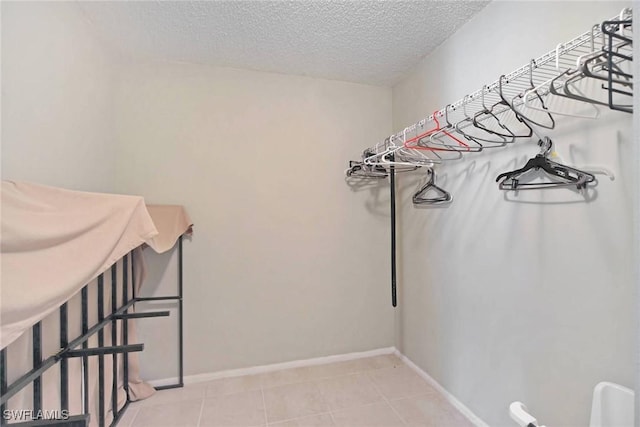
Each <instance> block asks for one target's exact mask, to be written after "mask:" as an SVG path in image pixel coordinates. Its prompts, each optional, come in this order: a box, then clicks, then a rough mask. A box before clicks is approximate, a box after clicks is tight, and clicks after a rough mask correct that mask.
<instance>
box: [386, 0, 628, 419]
mask: <svg viewBox="0 0 640 427" xmlns="http://www.w3.org/2000/svg"><path fill="white" fill-rule="evenodd" d="M626 5H627V4H626V3H614V2H504V1H495V2H492V3H490V4H489V5H488V6H487V7H486V8H485V9H483V10H482V11H481V12H480V13H479V14H478V15H476V16H475V17H474V18H473V19H472V20H471V21H470V22H469V23H467V24H466V25H465V26H464V27H462V28H461V29H460V30H459V31H458V32H457V33H456V34H454V35H453V36H452V37H451V38H450V39H449V40H447V41H446V42H445V43H444V44H442V45H441V46H440V47H439V48H438V49H437V51H436V52H434V53H433V54H432V55H430V56H429V57H427V58H426V59H425V60H424V61H423V62H422V63H421V64H420V65H419V66H418V67H417V68H416V69H414V70H413V72H412V73H410V75H409V76H407V78H405V79H404V80H403V81H402V82H401V83H400V84H398V85H397V86H396V87H394V89H393V116H394V119H393V125H394V128H395V130H396V131H399V130H402V129H403V128H404V127H406V126H408V125H410V124H412V123H413V122H415V121H416V120H419V119H421V118H423V117H426V116H427V115H428V114H429V113H430V112H432V111H434V110H436V109H439V108H442V107H444V106H445V105H446V104H447V103H449V102H453V101H456V100H458V99H460V98H462V97H463V96H464V95H465V94H466V93H470V92H473V91H475V90H477V89H480V88H481V87H482V85H483V84H486V83H490V82H493V81H495V79H497V78H498V76H499V75H500V74H503V73H507V72H510V71H511V70H513V69H515V68H517V67H519V66H521V65H523V64H526V63H528V61H529V60H530V59H531V58H532V57H537V56H539V55H542V54H543V53H546V52H547V51H550V50H552V49H554V48H555V46H556V45H557V43H559V42H563V41H567V40H570V39H571V38H573V37H574V36H577V35H579V34H581V33H583V32H585V31H587V30H589V28H590V26H591V25H592V24H593V23H596V22H599V21H602V20H605V19H606V18H609V17H612V16H614V15H616V14H618V13H619V12H620V10H621V8H622V7H624V6H626ZM578 10H579V12H577V11H578ZM569 17H570V18H569ZM557 122H558V125H557V128H556V129H554V130H553V131H542V134H543V135H549V136H550V137H551V138H552V139H553V140H554V142H555V146H554V147H555V149H556V151H557V152H558V153H559V154H560V155H561V157H562V158H563V159H564V161H565V162H568V163H570V164H575V165H578V166H586V165H592V166H598V165H600V166H604V167H607V168H609V169H611V170H612V171H613V172H614V173H615V175H616V180H615V181H609V180H608V179H607V178H604V177H602V176H600V179H599V183H598V186H597V188H596V191H595V192H593V193H592V194H591V197H592V199H591V200H590V201H589V202H585V199H584V197H581V196H579V195H576V194H573V193H572V192H571V191H569V190H563V191H560V190H557V191H522V192H520V193H519V194H518V195H514V194H513V193H509V194H506V193H504V192H501V191H500V190H498V188H497V185H496V183H495V178H496V176H497V175H498V174H499V173H501V172H505V171H508V170H513V169H514V167H516V166H517V165H523V164H524V163H525V161H526V160H527V159H528V158H530V157H532V156H533V155H535V154H537V153H538V152H539V147H538V146H537V145H536V141H535V140H531V141H528V142H520V143H517V144H516V145H514V146H510V147H508V148H505V149H500V150H489V151H487V152H485V153H481V154H477V155H468V156H465V159H464V160H463V161H460V162H455V163H451V164H448V165H446V166H442V167H439V168H437V173H438V182H439V185H441V186H442V187H444V188H445V189H447V190H449V191H450V192H451V193H452V194H453V197H454V201H453V203H452V204H451V205H450V206H449V207H447V208H446V209H444V208H443V209H416V208H414V207H413V206H412V204H411V195H412V194H413V192H415V191H416V189H417V188H418V185H419V184H420V180H421V179H423V176H422V175H421V174H416V175H414V176H411V175H403V176H401V177H400V179H399V183H398V184H399V187H400V188H401V189H402V199H401V202H400V203H399V205H400V210H401V219H400V221H401V223H400V231H399V236H400V238H401V242H400V246H399V250H400V267H399V269H400V273H399V274H400V277H399V287H400V289H399V298H400V302H399V306H400V310H399V312H398V316H397V326H396V331H397V333H396V343H397V346H398V347H399V348H400V350H401V351H402V352H404V354H406V355H407V356H408V357H409V358H410V359H412V360H413V361H414V362H415V363H417V364H418V365H419V366H420V367H421V368H422V369H424V370H425V371H427V372H428V373H429V374H431V375H432V376H433V377H434V378H435V379H436V380H437V381H439V382H440V383H441V384H442V385H443V386H444V387H445V388H446V389H448V390H449V391H450V392H451V393H453V394H454V395H455V396H457V397H458V398H459V399H460V400H461V401H462V402H464V403H465V404H466V405H467V406H469V408H470V409H471V410H473V411H474V412H475V413H476V414H477V415H479V416H480V417H481V418H482V419H483V420H485V421H486V422H487V423H488V424H489V425H492V426H510V425H513V421H511V420H510V418H509V415H508V406H509V403H510V402H512V401H515V400H521V401H523V402H524V403H525V404H526V405H527V406H528V407H529V409H530V410H531V411H532V412H533V413H534V414H535V415H536V416H537V418H538V420H539V421H540V423H543V424H545V425H549V426H554V425H556V426H585V425H588V422H589V414H590V407H591V393H592V391H593V387H594V386H595V385H596V383H598V382H600V381H605V380H606V381H613V382H618V383H620V384H623V385H625V386H628V387H633V378H634V376H633V372H634V371H633V369H634V365H633V363H634V360H635V359H634V345H635V341H636V340H635V338H634V333H637V332H636V329H635V328H634V314H633V313H634V311H633V308H634V303H633V301H634V295H635V294H634V284H633V270H634V265H635V264H637V260H636V259H635V258H634V256H633V253H634V251H633V233H632V231H631V230H632V229H633V227H632V221H631V218H632V216H631V207H632V206H633V203H634V201H636V200H637V197H636V196H635V194H634V192H633V190H634V188H636V186H635V183H636V174H635V172H634V167H635V163H632V161H631V159H633V156H632V155H631V154H632V139H631V137H632V129H631V115H630V114H625V113H619V112H611V111H602V113H601V118H600V119H598V120H596V121H588V120H584V119H573V118H567V117H560V116H559V117H558V118H557Z"/></svg>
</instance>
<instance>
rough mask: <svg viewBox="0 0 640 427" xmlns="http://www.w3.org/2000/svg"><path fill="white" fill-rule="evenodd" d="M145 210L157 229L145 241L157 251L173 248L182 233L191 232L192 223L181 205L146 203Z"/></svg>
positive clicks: (161, 251)
mask: <svg viewBox="0 0 640 427" xmlns="http://www.w3.org/2000/svg"><path fill="white" fill-rule="evenodd" d="M147 210H148V211H149V215H151V219H153V223H154V224H155V225H156V228H157V229H158V234H157V235H156V236H155V237H153V238H152V239H150V240H149V241H147V244H148V245H149V246H150V247H151V248H152V249H153V250H154V251H156V252H157V253H163V252H166V251H168V250H170V249H171V248H173V245H175V244H176V241H177V240H178V238H179V237H180V236H182V235H183V234H185V233H186V234H191V232H192V227H193V223H192V222H191V218H189V214H188V213H187V211H186V210H185V209H184V207H183V206H180V205H147Z"/></svg>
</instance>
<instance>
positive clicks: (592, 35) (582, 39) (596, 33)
mask: <svg viewBox="0 0 640 427" xmlns="http://www.w3.org/2000/svg"><path fill="white" fill-rule="evenodd" d="M631 11H632V9H631V8H625V9H623V10H622V12H620V13H619V14H618V15H616V16H614V17H613V18H611V19H610V20H616V19H623V18H624V17H625V16H628V14H630V13H631ZM601 35H602V30H601V29H600V25H594V26H593V27H592V28H591V30H589V31H586V32H584V33H582V34H581V35H579V36H577V37H575V38H574V39H572V40H570V41H568V42H566V43H563V44H561V45H558V47H557V48H556V49H554V50H552V51H549V52H547V53H545V54H544V55H542V56H540V57H538V58H536V59H535V60H534V61H535V66H536V68H539V67H542V66H544V65H546V64H548V63H549V62H552V61H555V60H556V58H559V57H560V56H562V55H566V54H567V53H569V52H572V51H573V50H576V49H578V48H579V47H581V46H584V45H585V44H587V43H590V42H592V41H593V40H595V39H596V38H597V37H600V36H601ZM530 64H531V63H530V62H529V63H527V64H526V65H523V66H522V67H520V68H518V69H516V70H514V71H512V72H510V73H509V74H506V75H505V77H504V80H505V81H506V82H511V81H513V80H516V79H518V78H520V77H522V76H524V75H527V74H528V73H529V67H530V66H531V65H530ZM499 83H500V79H498V80H496V81H494V82H493V83H490V84H488V85H486V86H485V87H483V88H482V89H479V90H477V91H475V92H473V93H471V94H469V95H468V96H466V97H464V98H462V99H459V100H458V101H456V102H454V103H452V104H449V110H450V111H452V110H457V109H459V108H461V107H463V106H464V105H468V104H470V103H472V102H474V101H476V100H477V99H478V98H480V97H481V96H482V93H483V91H484V93H485V95H486V94H489V93H490V92H492V91H494V90H496V89H498V86H499ZM507 84H508V83H507ZM504 86H505V85H504V84H503V89H504ZM445 108H446V107H445ZM445 108H443V109H441V110H438V111H436V112H435V113H434V114H431V115H429V116H428V117H426V118H424V119H422V120H420V121H418V122H416V123H414V124H413V125H411V126H409V127H406V128H404V129H403V130H402V132H398V133H396V134H393V135H391V136H390V137H389V138H388V140H389V141H394V140H396V139H400V140H403V137H404V135H406V134H407V133H411V132H414V131H415V130H416V129H417V128H419V127H422V126H424V125H425V124H426V123H428V122H431V121H433V119H434V116H436V117H444V115H445ZM507 110H509V108H508V107H506V108H504V109H503V110H501V111H500V112H499V113H498V114H500V113H502V112H504V111H507ZM385 145H386V144H385Z"/></svg>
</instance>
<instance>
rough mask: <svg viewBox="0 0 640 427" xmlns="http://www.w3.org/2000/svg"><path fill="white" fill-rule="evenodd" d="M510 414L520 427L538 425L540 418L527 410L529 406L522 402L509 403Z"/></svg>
mask: <svg viewBox="0 0 640 427" xmlns="http://www.w3.org/2000/svg"><path fill="white" fill-rule="evenodd" d="M509 415H510V416H511V419H512V420H513V421H515V422H516V423H518V425H519V426H520V427H529V426H536V427H537V426H538V420H536V419H535V418H534V417H533V415H531V414H530V413H528V412H527V407H526V406H524V404H523V403H522V402H513V403H512V404H511V405H509ZM540 427H544V426H540Z"/></svg>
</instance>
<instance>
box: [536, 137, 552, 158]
mask: <svg viewBox="0 0 640 427" xmlns="http://www.w3.org/2000/svg"><path fill="white" fill-rule="evenodd" d="M538 144H540V147H542V155H543V156H545V157H549V154H551V148H552V147H553V142H552V141H551V138H549V137H548V136H545V137H544V138H543V139H541V140H540V141H539V142H538Z"/></svg>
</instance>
